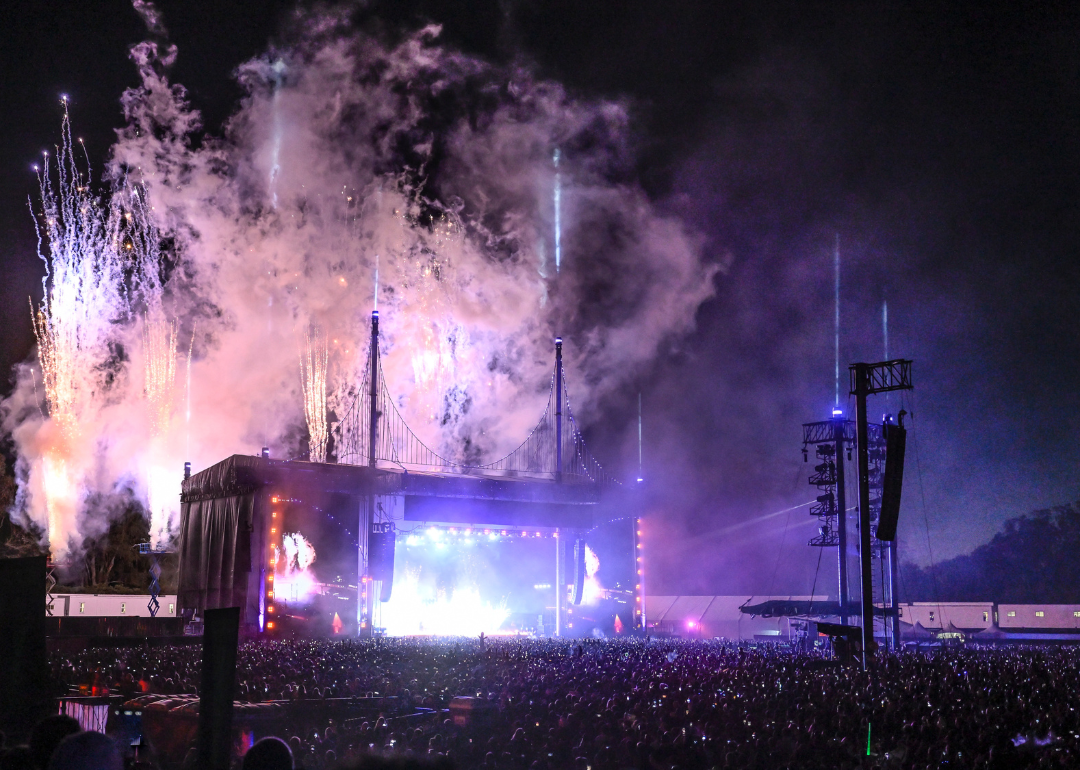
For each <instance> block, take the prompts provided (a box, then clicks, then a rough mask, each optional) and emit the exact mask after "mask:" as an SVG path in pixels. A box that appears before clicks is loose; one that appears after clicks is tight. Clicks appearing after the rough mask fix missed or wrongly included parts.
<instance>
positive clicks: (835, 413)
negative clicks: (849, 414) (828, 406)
mask: <svg viewBox="0 0 1080 770" xmlns="http://www.w3.org/2000/svg"><path fill="white" fill-rule="evenodd" d="M832 414H833V417H840V416H841V415H843V414H844V410H843V409H838V408H836V407H834V408H833V410H832Z"/></svg>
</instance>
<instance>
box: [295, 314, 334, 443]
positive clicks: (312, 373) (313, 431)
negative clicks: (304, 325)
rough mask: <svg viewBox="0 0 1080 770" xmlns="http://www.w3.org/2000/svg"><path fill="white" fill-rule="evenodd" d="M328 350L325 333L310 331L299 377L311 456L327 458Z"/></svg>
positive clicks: (301, 359) (302, 356)
mask: <svg viewBox="0 0 1080 770" xmlns="http://www.w3.org/2000/svg"><path fill="white" fill-rule="evenodd" d="M328 360H329V352H328V350H327V345H326V335H324V334H321V333H320V331H319V330H318V328H316V329H313V330H312V332H311V333H309V334H308V335H307V347H306V349H305V351H304V353H303V354H301V356H300V379H301V383H302V384H303V390H304V416H305V417H306V418H307V426H308V435H309V436H310V438H309V448H310V449H309V451H310V454H309V459H310V460H311V461H312V462H316V463H322V462H326V440H327V428H326V366H327V362H328Z"/></svg>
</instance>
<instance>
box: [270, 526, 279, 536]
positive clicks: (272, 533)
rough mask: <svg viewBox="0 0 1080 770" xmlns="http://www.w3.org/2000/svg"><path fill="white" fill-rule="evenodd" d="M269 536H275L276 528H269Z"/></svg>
mask: <svg viewBox="0 0 1080 770" xmlns="http://www.w3.org/2000/svg"><path fill="white" fill-rule="evenodd" d="M270 534H271V535H276V534H277V527H270Z"/></svg>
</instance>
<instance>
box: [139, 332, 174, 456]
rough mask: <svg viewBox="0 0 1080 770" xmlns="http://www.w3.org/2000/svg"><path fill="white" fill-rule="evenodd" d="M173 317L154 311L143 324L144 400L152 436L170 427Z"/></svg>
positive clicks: (172, 381) (172, 378)
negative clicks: (147, 408)
mask: <svg viewBox="0 0 1080 770" xmlns="http://www.w3.org/2000/svg"><path fill="white" fill-rule="evenodd" d="M176 341H177V326H176V321H169V320H168V319H166V318H164V317H162V316H160V315H157V314H155V317H148V318H147V319H146V323H145V325H144V327H143V348H144V351H145V355H146V372H145V376H146V386H145V387H146V400H147V402H148V403H149V406H150V424H151V429H152V430H153V433H154V435H155V436H160V435H162V434H163V433H165V432H166V431H167V430H168V429H169V420H170V418H171V417H172V407H173V392H174V386H175V384H176Z"/></svg>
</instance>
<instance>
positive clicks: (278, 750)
mask: <svg viewBox="0 0 1080 770" xmlns="http://www.w3.org/2000/svg"><path fill="white" fill-rule="evenodd" d="M243 770H293V754H292V751H290V750H289V744H287V743H285V741H283V740H281V738H263V739H261V740H259V741H256V742H255V745H254V746H252V747H251V748H250V749H248V752H247V754H245V755H244V765H243Z"/></svg>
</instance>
